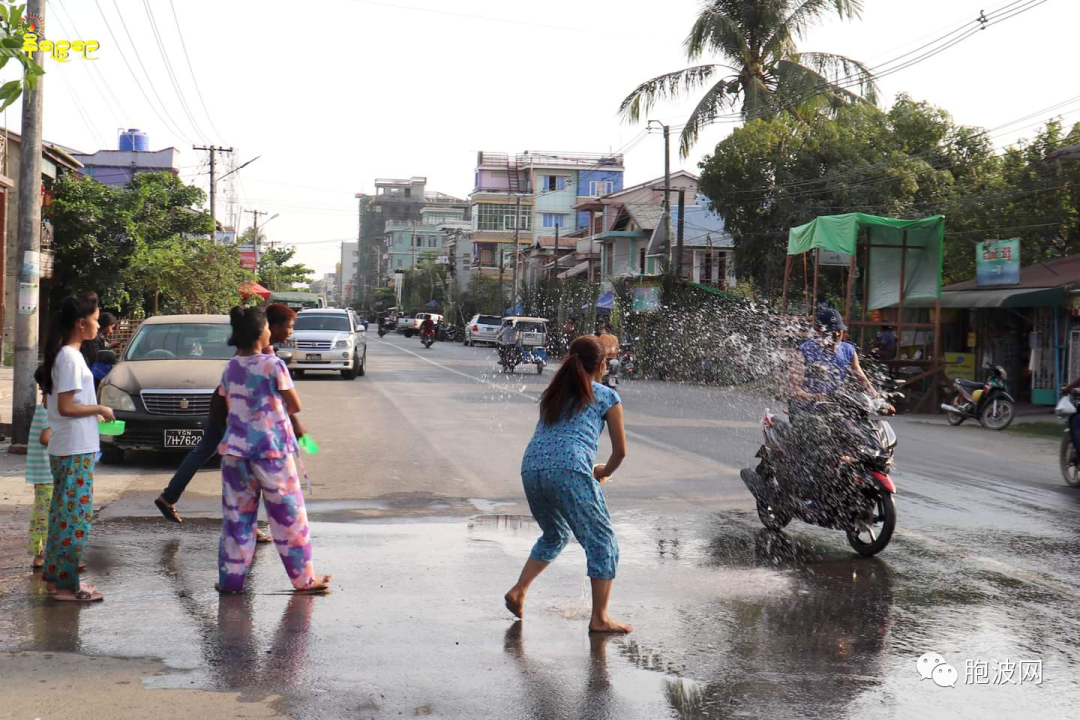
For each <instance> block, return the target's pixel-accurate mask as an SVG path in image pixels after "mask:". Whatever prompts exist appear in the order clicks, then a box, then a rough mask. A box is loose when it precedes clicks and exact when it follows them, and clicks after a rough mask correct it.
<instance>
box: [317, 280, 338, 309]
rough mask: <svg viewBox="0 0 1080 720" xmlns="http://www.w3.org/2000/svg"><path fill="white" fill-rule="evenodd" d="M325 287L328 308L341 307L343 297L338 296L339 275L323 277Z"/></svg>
mask: <svg viewBox="0 0 1080 720" xmlns="http://www.w3.org/2000/svg"><path fill="white" fill-rule="evenodd" d="M322 283H323V287H324V288H326V304H327V306H328V307H341V295H339V294H338V276H337V273H324V274H323V277H322Z"/></svg>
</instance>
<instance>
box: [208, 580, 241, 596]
mask: <svg viewBox="0 0 1080 720" xmlns="http://www.w3.org/2000/svg"><path fill="white" fill-rule="evenodd" d="M214 589H215V590H217V591H218V593H220V594H221V595H243V594H244V591H243V590H222V589H221V583H214Z"/></svg>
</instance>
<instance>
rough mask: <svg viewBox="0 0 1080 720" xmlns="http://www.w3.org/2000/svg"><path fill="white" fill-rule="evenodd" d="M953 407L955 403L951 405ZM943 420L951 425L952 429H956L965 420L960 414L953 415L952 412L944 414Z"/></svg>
mask: <svg viewBox="0 0 1080 720" xmlns="http://www.w3.org/2000/svg"><path fill="white" fill-rule="evenodd" d="M953 405H954V406H955V405H956V403H953ZM945 418H946V419H947V420H948V421H949V424H950V425H952V426H953V427H956V426H957V425H960V424H962V423H963V422H964V421H965V420H967V418H966V417H965V416H963V415H961V414H960V413H954V412H951V413H945Z"/></svg>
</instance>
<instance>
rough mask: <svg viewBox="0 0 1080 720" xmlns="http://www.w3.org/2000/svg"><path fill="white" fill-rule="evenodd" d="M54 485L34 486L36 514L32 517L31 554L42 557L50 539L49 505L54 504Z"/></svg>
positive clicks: (40, 484)
mask: <svg viewBox="0 0 1080 720" xmlns="http://www.w3.org/2000/svg"><path fill="white" fill-rule="evenodd" d="M52 495H53V486H52V483H36V484H35V485H34V512H33V513H32V514H31V515H30V554H31V555H42V554H44V552H45V541H46V540H47V539H48V538H49V505H50V504H51V503H52Z"/></svg>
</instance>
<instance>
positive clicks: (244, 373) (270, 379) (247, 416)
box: [218, 353, 297, 459]
mask: <svg viewBox="0 0 1080 720" xmlns="http://www.w3.org/2000/svg"><path fill="white" fill-rule="evenodd" d="M221 386H222V387H223V388H224V390H225V397H226V398H228V400H229V421H228V424H227V426H226V430H225V437H224V439H223V440H222V441H221V445H219V446H218V452H219V453H220V454H221V455H234V456H237V457H242V458H249V459H261V458H283V457H286V456H288V455H290V454H292V453H295V452H297V446H296V435H295V434H294V433H293V428H292V422H291V421H290V420H289V413H288V411H287V410H286V409H285V402H284V400H283V399H282V397H281V391H282V390H289V389H291V388H292V387H293V382H292V378H291V377H290V376H289V369H288V368H287V367H285V363H284V362H282V361H281V358H279V357H277V356H276V355H264V354H262V353H260V354H258V355H247V356H240V355H237V356H236V357H234V358H233V359H232V360H229V364H228V365H227V366H226V367H225V372H224V373H223V374H222V376H221Z"/></svg>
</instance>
